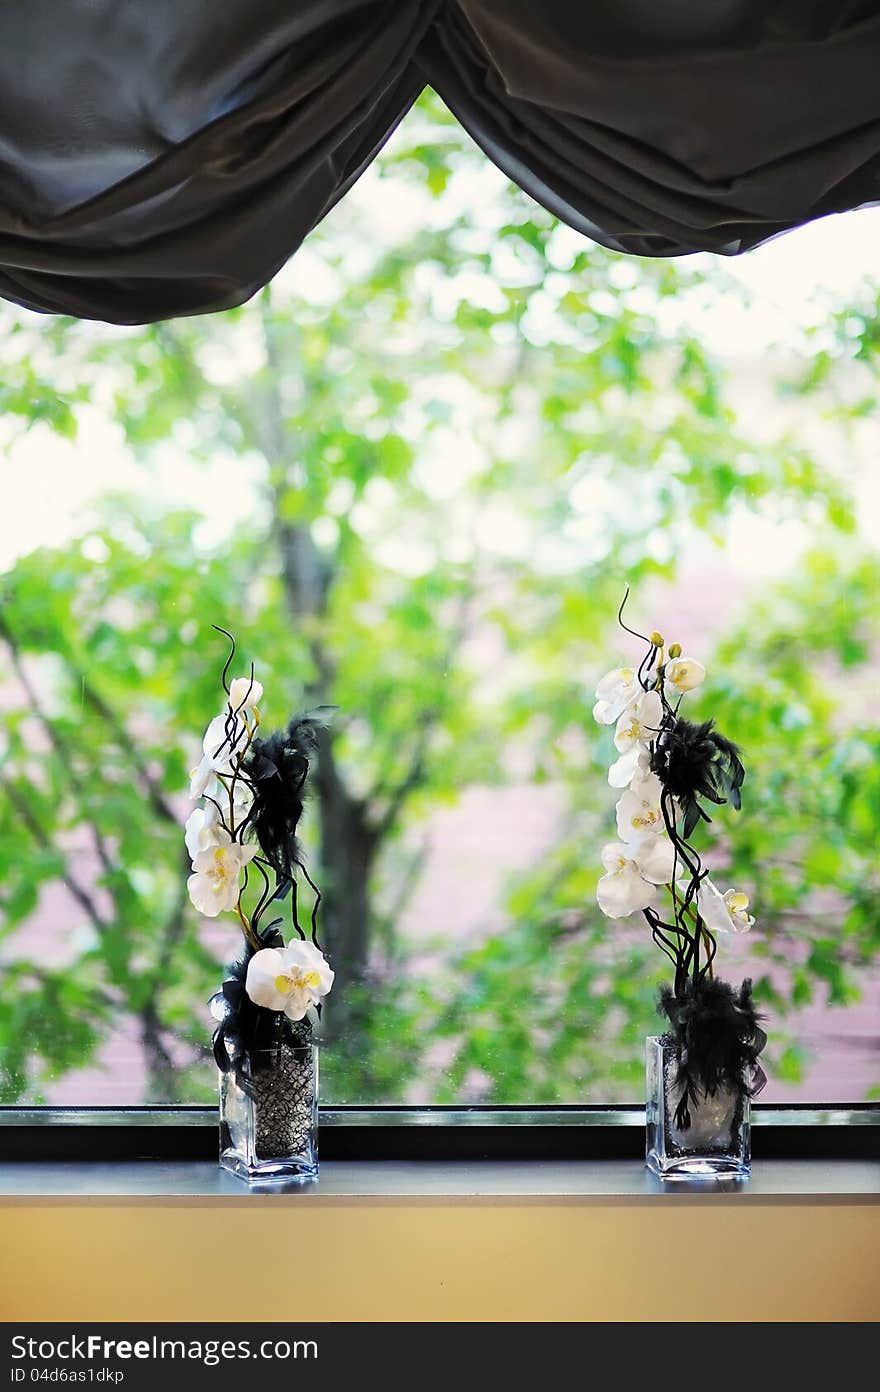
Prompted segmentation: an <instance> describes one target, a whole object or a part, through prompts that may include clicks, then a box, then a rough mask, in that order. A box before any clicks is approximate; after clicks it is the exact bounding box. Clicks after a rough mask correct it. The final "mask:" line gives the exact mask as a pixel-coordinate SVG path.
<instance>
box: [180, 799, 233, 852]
mask: <svg viewBox="0 0 880 1392" xmlns="http://www.w3.org/2000/svg"><path fill="white" fill-rule="evenodd" d="M222 830H223V828H222V827H221V826H220V823H219V820H218V817H217V809H216V807H215V806H214V804H213V803H211V802H209V803H208V805H207V807H196V808H195V809H194V811H192V812H190V814H189V816H188V817H187V819H186V829H185V833H184V837H185V840H186V849H187V850H188V851H189V858H190V860H191V861H193V862H194V861H195V858H196V856H197V855H199V854H200V853H201V852H202V851H207V850H210V849H211V848H212V847H213V846H219V845H220V832H221V831H222Z"/></svg>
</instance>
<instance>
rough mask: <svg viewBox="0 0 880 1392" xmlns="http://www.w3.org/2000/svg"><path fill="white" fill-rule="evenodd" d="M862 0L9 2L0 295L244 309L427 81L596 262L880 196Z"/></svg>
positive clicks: (0, 46)
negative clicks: (583, 240)
mask: <svg viewBox="0 0 880 1392" xmlns="http://www.w3.org/2000/svg"><path fill="white" fill-rule="evenodd" d="M878 60H880V0H849V3H846V2H845V0H838V2H837V3H835V2H834V0H667V3H666V4H665V5H663V6H657V5H656V4H655V3H654V2H653V0H651V3H649V2H648V0H616V2H615V4H614V5H613V6H596V5H590V4H585V3H584V4H581V3H577V4H576V3H565V0H542V3H541V4H535V3H532V0H446V2H445V3H444V0H225V4H224V5H223V6H220V7H218V6H217V5H216V0H149V3H147V0H10V3H7V4H5V5H3V6H0V294H2V295H3V296H5V297H6V298H8V299H10V300H13V301H15V302H17V303H19V304H22V305H26V306H28V307H30V308H33V309H38V310H44V311H49V312H55V313H65V314H73V315H77V316H79V317H83V318H98V319H106V320H110V321H113V322H119V323H142V322H149V321H152V320H158V319H164V318H170V317H174V316H177V315H182V314H194V313H201V312H205V311H209V310H217V309H225V308H228V307H229V306H231V305H234V304H239V303H241V302H242V301H244V300H245V299H247V298H248V297H249V296H250V295H252V294H253V293H254V292H255V291H256V290H257V289H258V288H259V287H260V286H261V285H263V284H264V283H265V282H266V281H268V280H269V279H271V277H272V276H273V275H274V274H275V272H276V271H277V270H278V269H279V268H280V266H281V265H283V264H284V262H285V261H286V260H287V259H288V257H289V256H290V255H291V254H292V253H293V252H294V251H295V250H296V248H297V247H298V246H299V245H300V243H301V242H302V240H303V238H304V237H305V236H307V235H308V233H309V232H310V231H311V229H312V228H313V227H314V226H315V225H316V224H317V223H318V222H319V221H320V220H321V218H322V217H323V216H324V215H325V214H326V213H327V212H328V211H329V209H330V208H331V207H332V206H333V205H334V204H335V203H336V202H337V201H338V199H339V198H340V197H342V196H343V194H344V193H345V192H346V190H347V189H348V188H349V187H350V186H351V184H352V183H353V182H354V181H355V180H356V179H357V178H358V176H359V175H360V173H361V172H362V171H363V170H364V169H365V168H366V166H367V165H368V164H369V163H370V161H371V160H372V159H373V158H374V156H375V155H376V153H377V152H378V150H379V149H380V148H381V146H382V144H383V143H384V141H385V140H386V139H387V137H388V135H389V134H390V133H391V131H392V130H393V129H394V127H395V126H396V124H397V123H398V122H399V121H400V119H401V118H402V117H403V116H404V115H405V113H406V111H407V110H408V109H409V107H410V106H411V105H412V103H413V102H414V101H415V99H416V98H417V96H418V94H419V92H420V91H421V89H422V87H423V86H424V85H425V84H426V83H427V84H430V85H431V86H432V87H434V88H435V89H436V90H437V91H438V93H439V94H440V96H441V97H442V98H443V100H444V101H445V102H446V103H447V104H448V106H449V107H450V109H451V110H452V111H453V112H454V113H455V115H456V116H457V118H458V119H459V120H460V121H461V123H462V124H463V126H464V127H465V128H466V129H467V130H468V131H469V132H470V134H471V135H472V136H473V138H474V140H475V141H476V142H477V143H478V144H479V145H480V146H481V147H482V149H483V150H484V151H485V152H486V154H487V155H488V156H489V158H490V159H492V160H493V161H494V162H495V163H496V164H497V165H498V166H499V167H500V168H501V169H502V170H504V171H505V173H507V174H508V176H509V177H510V178H512V179H514V180H515V181H516V182H517V183H518V184H520V185H521V187H522V188H524V189H525V190H526V191H527V192H528V193H529V194H531V195H532V197H534V198H536V199H537V200H538V201H539V202H540V203H542V204H544V205H545V206H546V207H547V208H549V209H550V210H551V211H552V212H554V213H555V214H556V215H557V216H559V217H560V218H562V219H564V220H565V221H566V222H568V223H569V224H570V225H571V226H573V227H574V228H576V229H577V230H579V231H580V232H582V233H583V234H584V235H586V236H588V237H591V238H593V239H595V240H596V241H599V242H601V243H603V244H604V245H605V246H608V247H611V248H612V249H615V250H617V251H621V252H626V253H632V254H636V255H644V256H675V255H681V254H684V253H686V252H691V251H714V252H719V253H722V254H725V255H735V254H738V253H740V252H743V251H745V250H748V249H749V248H750V247H753V246H755V245H757V244H758V243H759V242H761V241H764V240H766V239H767V238H769V237H772V236H775V235H777V234H778V233H780V232H784V231H786V230H788V229H790V228H792V227H796V226H798V225H800V224H802V223H804V222H807V221H809V220H810V219H812V218H816V217H821V216H824V215H825V214H827V213H832V212H840V211H843V210H845V209H849V208H853V207H857V206H861V205H864V204H867V203H872V202H875V201H877V200H878V199H880V95H878V83H877V79H876V73H877V70H878Z"/></svg>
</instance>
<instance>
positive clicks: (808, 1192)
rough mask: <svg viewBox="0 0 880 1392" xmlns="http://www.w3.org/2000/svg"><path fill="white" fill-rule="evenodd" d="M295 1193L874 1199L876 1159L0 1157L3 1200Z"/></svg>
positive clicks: (544, 1199) (879, 1174)
mask: <svg viewBox="0 0 880 1392" xmlns="http://www.w3.org/2000/svg"><path fill="white" fill-rule="evenodd" d="M281 1197H284V1198H288V1199H289V1198H291V1197H293V1198H294V1199H295V1200H296V1201H297V1202H307V1203H322V1202H325V1201H326V1202H328V1203H334V1202H337V1201H342V1202H351V1201H353V1200H355V1201H359V1200H363V1201H365V1202H366V1203H371V1202H376V1201H378V1202H381V1203H386V1202H389V1201H391V1202H393V1201H395V1200H404V1201H406V1200H416V1201H421V1200H438V1199H439V1200H442V1199H450V1200H452V1201H455V1200H462V1199H464V1200H473V1201H484V1202H489V1203H491V1202H493V1201H503V1200H510V1199H513V1200H517V1201H524V1202H526V1203H530V1204H532V1203H552V1204H555V1203H566V1202H570V1203H578V1204H582V1203H586V1204H589V1203H598V1204H606V1203H625V1204H629V1203H643V1204H650V1205H655V1204H657V1203H667V1202H669V1201H674V1200H676V1199H682V1198H685V1199H687V1201H688V1202H691V1201H692V1200H694V1199H696V1200H698V1201H706V1200H712V1201H716V1202H719V1201H720V1202H725V1203H746V1204H753V1203H763V1204H766V1203H781V1204H784V1203H804V1202H809V1203H847V1204H852V1203H853V1202H855V1203H871V1204H875V1203H880V1161H850V1160H824V1161H817V1160H763V1161H760V1162H757V1163H755V1164H754V1166H753V1170H752V1175H751V1177H750V1179H749V1180H747V1181H745V1182H741V1181H720V1182H716V1181H680V1180H679V1181H674V1182H669V1181H667V1182H666V1183H665V1184H662V1183H661V1182H660V1181H659V1180H658V1179H656V1178H655V1177H654V1176H653V1175H651V1174H649V1173H648V1171H647V1170H646V1169H645V1167H644V1165H643V1164H642V1163H641V1162H640V1161H636V1160H607V1161H587V1160H569V1161H555V1160H553V1161H537V1160H536V1161H514V1160H509V1161H501V1162H498V1161H444V1162H442V1163H441V1162H437V1161H427V1160H423V1161H416V1162H413V1161H394V1160H387V1161H353V1162H352V1161H342V1160H329V1161H326V1162H324V1164H322V1166H321V1175H320V1179H319V1180H318V1181H317V1182H315V1183H311V1184H305V1185H291V1186H289V1187H287V1188H283V1189H278V1188H272V1189H259V1190H254V1191H250V1190H248V1188H247V1186H246V1185H245V1184H244V1183H243V1182H242V1181H241V1180H238V1179H236V1178H235V1176H233V1175H231V1174H229V1173H227V1171H225V1170H223V1169H221V1168H220V1166H219V1165H218V1164H217V1163H211V1162H207V1161H174V1162H163V1161H155V1160H152V1161H114V1162H109V1163H107V1162H101V1163H99V1162H92V1161H69V1162H65V1163H57V1162H34V1163H25V1162H13V1163H7V1164H2V1165H0V1205H7V1204H13V1203H17V1202H19V1201H25V1202H27V1201H43V1200H49V1201H57V1200H62V1201H65V1202H70V1201H74V1202H76V1201H80V1200H81V1201H88V1202H93V1201H94V1200H96V1199H97V1200H102V1199H103V1200H111V1201H115V1200H119V1199H123V1200H127V1201H128V1200H130V1201H132V1202H133V1203H141V1202H150V1201H153V1200H156V1201H160V1202H167V1201H169V1200H170V1201H184V1202H187V1203H189V1202H192V1201H194V1200H195V1201H197V1200H217V1199H222V1200H223V1201H224V1202H225V1201H227V1200H231V1201H235V1200H239V1201H242V1202H246V1203H251V1202H253V1201H254V1200H255V1199H261V1198H269V1199H271V1200H277V1199H278V1198H281Z"/></svg>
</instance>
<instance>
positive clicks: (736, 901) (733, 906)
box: [727, 894, 749, 913]
mask: <svg viewBox="0 0 880 1392" xmlns="http://www.w3.org/2000/svg"><path fill="white" fill-rule="evenodd" d="M727 903H728V907H729V908H730V910H731V912H732V913H742V912H743V910H744V909H747V908H748V907H749V896H748V895H747V894H731V896H730V898H729V899H728V901H727Z"/></svg>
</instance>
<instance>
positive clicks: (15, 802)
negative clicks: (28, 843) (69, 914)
mask: <svg viewBox="0 0 880 1392" xmlns="http://www.w3.org/2000/svg"><path fill="white" fill-rule="evenodd" d="M0 788H2V789H3V791H4V793H5V794H6V796H7V797H8V798H9V801H10V802H11V803H12V806H13V807H14V808H15V810H16V812H17V813H18V815H19V817H20V818H21V820H22V821H23V822H24V825H25V826H26V827H27V829H28V831H29V832H30V834H31V836H32V837H33V839H34V840H35V841H36V843H37V845H38V846H41V847H42V848H43V850H45V851H55V850H56V847H55V846H53V844H52V841H51V839H50V838H49V836H47V834H46V832H45V831H44V830H43V828H42V827H41V826H40V823H39V821H38V820H37V818H36V817H35V816H34V814H33V812H32V811H31V808H30V806H29V804H28V801H27V798H25V797H23V796H22V794H21V793H20V792H19V791H18V789H17V788H16V787H15V785H14V784H13V783H10V781H9V779H8V778H5V777H4V776H3V774H2V773H0ZM60 879H61V881H62V883H63V884H64V885H65V887H66V888H67V889H68V890H69V892H70V893H71V894H72V895H73V897H74V899H75V900H76V902H77V903H78V904H79V905H80V907H81V908H82V909H84V910H85V912H86V913H87V914H88V916H89V920H90V922H91V924H92V926H93V927H94V929H95V931H96V932H97V933H103V932H104V931H105V930H106V929H107V928H108V927H109V924H108V923H107V921H106V920H105V919H104V918H102V917H101V914H100V913H99V912H98V907H97V905H96V904H95V901H94V900H93V899H92V897H91V895H90V894H89V893H88V891H87V890H85V889H83V887H82V885H81V884H79V882H78V881H77V880H75V879H74V878H73V876H72V875H71V873H70V871H69V869H68V867H67V863H66V861H62V871H61V875H60Z"/></svg>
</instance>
